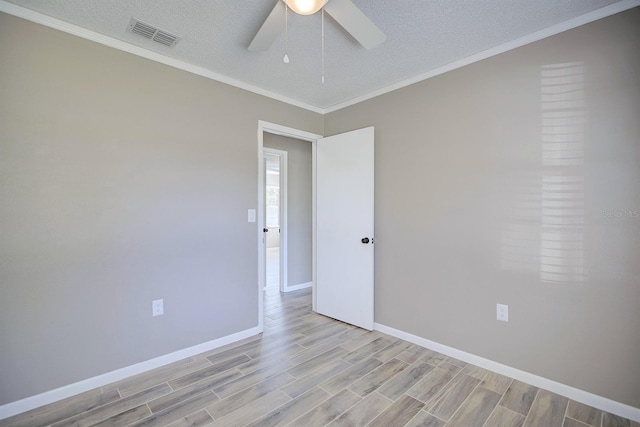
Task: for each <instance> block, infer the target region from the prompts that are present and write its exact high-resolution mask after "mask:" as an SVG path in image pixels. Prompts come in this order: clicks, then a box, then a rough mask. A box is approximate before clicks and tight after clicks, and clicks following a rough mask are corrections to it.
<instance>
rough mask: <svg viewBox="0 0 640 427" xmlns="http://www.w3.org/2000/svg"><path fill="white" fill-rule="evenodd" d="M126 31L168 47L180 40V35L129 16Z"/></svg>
mask: <svg viewBox="0 0 640 427" xmlns="http://www.w3.org/2000/svg"><path fill="white" fill-rule="evenodd" d="M128 31H129V32H131V33H133V34H138V35H139V36H142V37H144V38H147V39H149V40H153V41H154V42H157V43H160V44H163V45H165V46H169V47H173V46H175V45H176V43H178V42H179V41H180V37H178V36H176V35H173V34H171V33H168V32H166V31H164V30H161V29H159V28H156V27H154V26H153V25H149V24H147V23H145V22H142V21H139V20H137V19H135V18H131V22H129V29H128Z"/></svg>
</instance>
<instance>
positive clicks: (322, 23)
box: [322, 7, 324, 84]
mask: <svg viewBox="0 0 640 427" xmlns="http://www.w3.org/2000/svg"><path fill="white" fill-rule="evenodd" d="M322 84H324V7H323V8H322Z"/></svg>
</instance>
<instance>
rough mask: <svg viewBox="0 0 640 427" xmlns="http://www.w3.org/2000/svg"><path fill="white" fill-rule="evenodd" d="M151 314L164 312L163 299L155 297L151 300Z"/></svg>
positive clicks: (154, 315)
mask: <svg viewBox="0 0 640 427" xmlns="http://www.w3.org/2000/svg"><path fill="white" fill-rule="evenodd" d="M151 314H152V316H153V317H156V316H162V315H163V314H164V300H162V299H157V300H153V301H151Z"/></svg>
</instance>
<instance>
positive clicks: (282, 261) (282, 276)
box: [262, 147, 289, 292]
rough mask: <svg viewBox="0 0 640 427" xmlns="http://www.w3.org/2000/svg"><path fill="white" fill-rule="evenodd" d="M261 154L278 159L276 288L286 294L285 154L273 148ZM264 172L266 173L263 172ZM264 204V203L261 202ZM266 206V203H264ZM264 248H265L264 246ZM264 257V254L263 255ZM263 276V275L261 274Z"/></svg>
mask: <svg viewBox="0 0 640 427" xmlns="http://www.w3.org/2000/svg"><path fill="white" fill-rule="evenodd" d="M263 154H271V155H273V156H277V157H279V158H280V169H279V172H280V176H279V180H280V183H279V185H280V200H279V203H278V210H279V217H280V218H279V222H280V236H279V241H280V243H279V245H278V246H279V247H280V249H279V252H280V254H279V257H278V268H279V269H280V271H279V279H278V288H279V289H280V292H288V291H289V279H288V277H287V269H288V264H287V260H288V256H287V255H288V253H289V252H288V250H289V248H288V245H287V242H288V241H287V235H288V234H287V154H288V153H287V152H286V151H284V150H276V149H275V148H266V147H263ZM265 172H266V171H265ZM264 184H265V185H264V186H263V187H262V191H265V189H266V181H265V182H264ZM263 203H264V201H263ZM265 204H266V203H265ZM262 237H263V239H264V240H265V245H266V243H267V242H266V240H267V239H268V237H269V236H264V235H263V236H262ZM265 247H266V246H265ZM265 255H266V254H265ZM262 274H264V273H262Z"/></svg>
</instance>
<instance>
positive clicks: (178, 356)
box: [0, 327, 262, 424]
mask: <svg viewBox="0 0 640 427" xmlns="http://www.w3.org/2000/svg"><path fill="white" fill-rule="evenodd" d="M260 332H262V331H261V330H260V328H259V327H255V328H251V329H246V330H244V331H240V332H236V333H235V334H231V335H227V336H224V337H222V338H218V339H215V340H212V341H209V342H205V343H202V344H198V345H194V346H193V347H189V348H185V349H182V350H178V351H174V352H173V353H169V354H165V355H164V356H160V357H156V358H154V359H151V360H147V361H144V362H140V363H136V364H135V365H131V366H126V367H124V368H121V369H116V370H115V371H111V372H107V373H106V374H102V375H98V376H96V377H92V378H87V379H86V380H82V381H78V382H76V383H73V384H69V385H66V386H62V387H60V388H56V389H54V390H49V391H46V392H44V393H41V394H37V395H35V396H31V397H27V398H24V399H22V400H18V401H15V402H11V403H7V404H5V405H2V406H0V420H3V419H5V418H9V417H11V416H14V415H17V414H21V413H23V412H27V411H30V410H31V409H35V408H39V407H40V406H44V405H48V404H50V403H53V402H57V401H59V400H62V399H66V398H67V397H72V396H75V395H77V394H80V393H84V392H86V391H89V390H93V389H95V388H97V387H102V386H104V385H107V384H111V383H114V382H116V381H120V380H122V379H125V378H128V377H131V376H133V375H138V374H141V373H143V372H147V371H150V370H152V369H155V368H159V367H161V366H164V365H168V364H169V363H173V362H177V361H179V360H182V359H186V358H188V357H192V356H195V355H197V354H200V353H204V352H205V351H211V350H213V349H216V348H219V347H222V346H225V345H228V344H232V343H234V342H237V341H240V340H243V339H245V338H250V337H252V336H256V335H258V334H259V333H260ZM0 424H2V423H0Z"/></svg>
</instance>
